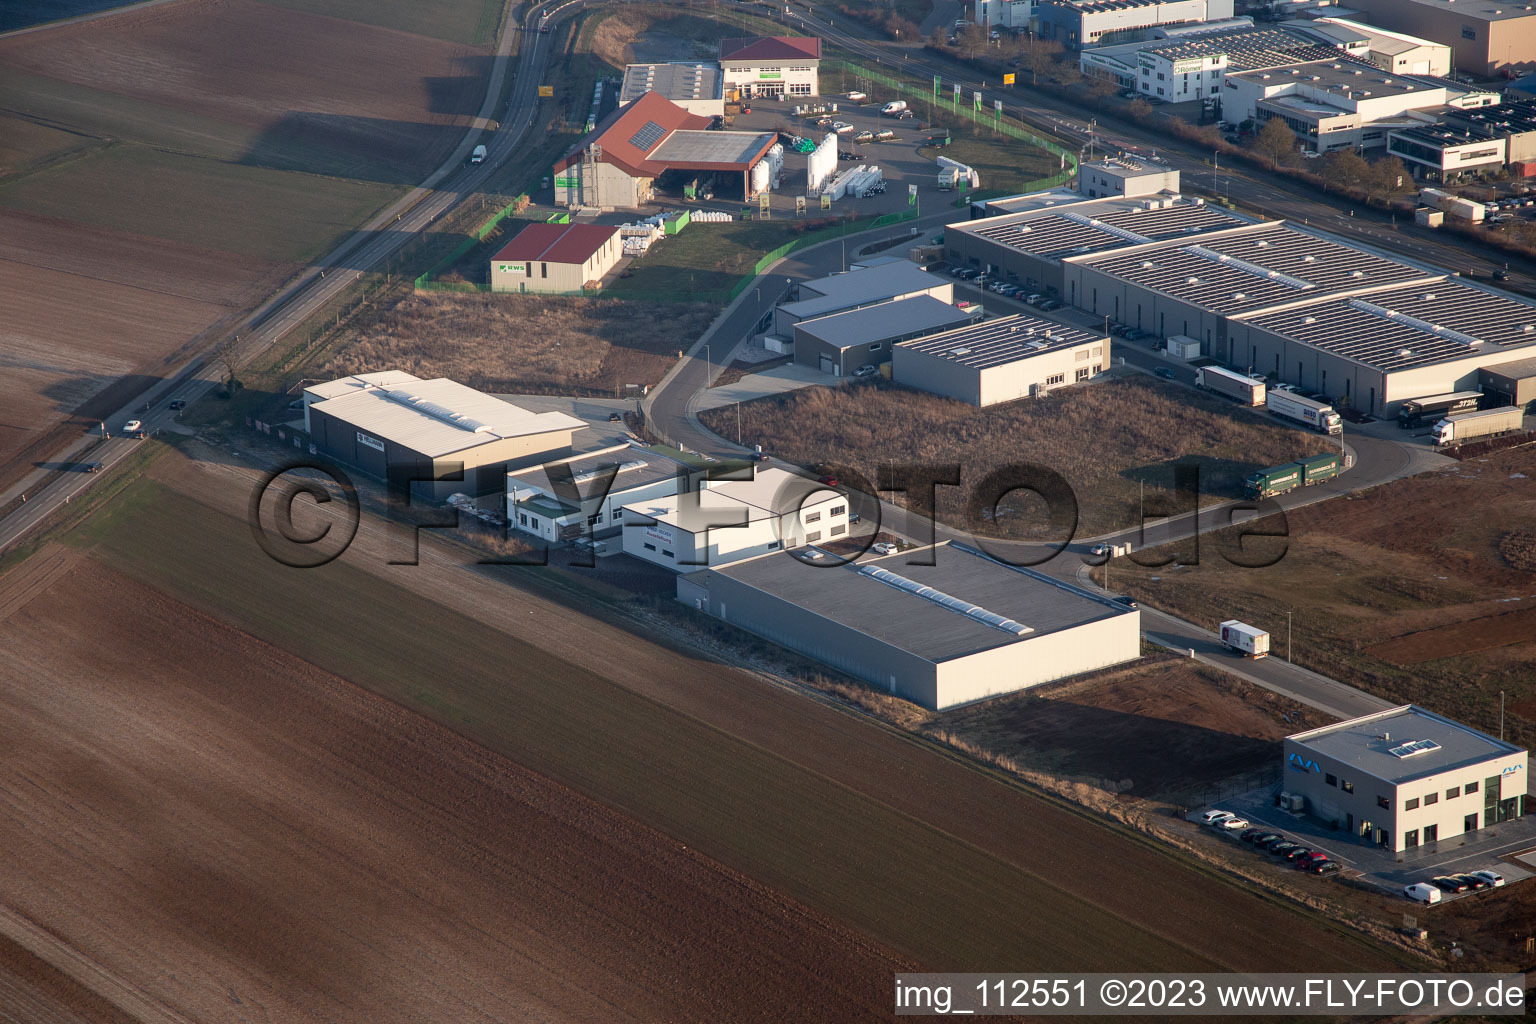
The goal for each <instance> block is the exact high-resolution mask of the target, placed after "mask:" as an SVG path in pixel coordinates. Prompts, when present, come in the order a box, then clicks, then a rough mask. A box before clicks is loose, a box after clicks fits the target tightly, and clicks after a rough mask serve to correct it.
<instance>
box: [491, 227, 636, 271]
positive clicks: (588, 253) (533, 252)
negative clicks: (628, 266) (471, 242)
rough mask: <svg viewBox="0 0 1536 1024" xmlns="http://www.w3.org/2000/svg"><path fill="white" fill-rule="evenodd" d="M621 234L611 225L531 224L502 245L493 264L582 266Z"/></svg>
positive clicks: (493, 257)
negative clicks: (538, 263) (544, 263)
mask: <svg viewBox="0 0 1536 1024" xmlns="http://www.w3.org/2000/svg"><path fill="white" fill-rule="evenodd" d="M618 233H619V229H618V228H616V227H613V226H611V225H608V224H529V225H528V226H527V227H525V228H523V230H521V231H519V232H518V233H517V237H516V238H514V239H512V241H510V242H508V243H507V244H506V245H504V246H502V248H501V251H500V252H498V253H497V254H496V255H495V256H492V257H491V262H493V263H494V262H496V261H497V260H517V261H519V262H527V261H530V260H532V261H538V260H543V261H546V262H549V263H572V264H575V265H577V266H580V265H581V264H583V263H585V262H587V260H589V259H591V258H592V254H593V253H595V252H597V251H598V250H599V249H601V248H602V247H603V246H604V245H606V244H608V241H609V239H611V238H613V236H615V235H617V234H618Z"/></svg>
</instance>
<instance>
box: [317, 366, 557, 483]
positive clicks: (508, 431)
mask: <svg viewBox="0 0 1536 1024" xmlns="http://www.w3.org/2000/svg"><path fill="white" fill-rule="evenodd" d="M585 427H586V423H584V422H583V421H581V420H579V419H577V418H576V417H574V416H568V415H566V414H565V413H563V412H532V411H530V410H528V409H524V408H522V407H521V406H517V405H513V404H512V403H511V402H506V401H503V400H502V399H500V398H497V397H495V396H494V395H487V394H485V393H484V392H480V391H476V390H475V389H474V388H471V387H467V386H466V385H463V384H460V383H458V382H457V381H452V380H448V379H446V378H438V379H436V380H422V379H421V378H419V377H417V376H416V375H415V374H411V373H405V372H403V371H385V372H381V373H366V374H358V375H356V376H352V377H342V378H340V379H338V380H333V381H327V382H325V383H322V384H314V385H311V386H310V387H307V388H305V389H304V429H305V430H306V431H308V432H309V437H310V443H311V444H313V445H314V446H315V448H316V449H317V450H318V451H321V452H324V453H325V454H326V455H328V456H330V457H331V458H334V459H336V460H338V461H340V462H344V463H346V464H348V465H350V466H356V467H357V468H359V469H361V470H362V471H363V472H365V473H367V474H369V475H370V476H373V477H376V478H379V479H382V480H388V479H389V478H390V474H391V473H392V472H394V473H400V472H402V471H407V470H408V471H409V473H408V475H409V476H410V477H411V478H413V479H414V480H417V481H420V482H418V483H415V484H413V489H414V490H415V491H417V492H418V493H422V494H424V495H426V496H428V497H430V498H433V499H442V498H446V497H447V496H448V495H450V494H453V493H455V492H462V493H465V494H469V495H472V496H477V497H478V496H481V495H487V494H497V493H499V492H500V489H501V487H502V485H503V481H504V480H505V478H506V474H507V470H508V467H509V466H527V465H532V464H534V463H536V462H539V461H542V460H544V459H549V458H563V457H564V456H566V455H568V454H569V453H570V450H571V435H572V434H573V433H574V432H575V431H577V430H581V429H584V428H585ZM451 476H457V477H458V479H456V480H453V479H446V478H448V477H451ZM438 478H445V479H443V480H442V482H441V483H435V484H434V483H429V482H427V481H432V480H437V479H438Z"/></svg>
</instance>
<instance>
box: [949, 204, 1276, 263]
mask: <svg viewBox="0 0 1536 1024" xmlns="http://www.w3.org/2000/svg"><path fill="white" fill-rule="evenodd" d="M1247 223H1248V222H1247V221H1245V220H1243V219H1241V218H1238V217H1234V216H1232V215H1231V214H1230V213H1227V212H1226V211H1224V210H1218V209H1216V208H1215V207H1212V206H1208V205H1206V204H1204V203H1196V202H1192V201H1190V200H1186V199H1177V198H1174V197H1170V196H1166V195H1161V196H1115V197H1112V198H1109V199H1097V200H1092V201H1089V202H1085V203H1075V204H1073V205H1071V206H1067V207H1065V208H1061V209H1037V210H1029V211H1026V212H1023V213H1010V214H1005V215H1003V216H1001V217H985V218H983V219H981V220H976V221H968V222H966V223H963V224H951V225H948V226H946V227H945V229H944V230H945V231H946V232H949V231H956V232H959V233H962V234H968V235H974V236H976V237H977V238H985V239H987V240H988V241H990V242H996V243H997V244H999V245H1006V246H1007V247H1008V248H1010V249H1016V250H1018V251H1019V252H1023V253H1029V254H1030V255H1032V256H1039V257H1040V258H1042V259H1048V260H1049V259H1063V258H1065V257H1068V256H1082V255H1085V254H1088V253H1096V252H1107V251H1111V250H1114V249H1124V248H1126V247H1127V246H1132V245H1141V244H1144V243H1145V242H1148V241H1156V240H1158V239H1164V238H1185V237H1188V236H1190V235H1198V234H1204V233H1206V232H1209V231H1220V230H1223V229H1226V228H1233V227H1239V226H1241V225H1244V224H1247Z"/></svg>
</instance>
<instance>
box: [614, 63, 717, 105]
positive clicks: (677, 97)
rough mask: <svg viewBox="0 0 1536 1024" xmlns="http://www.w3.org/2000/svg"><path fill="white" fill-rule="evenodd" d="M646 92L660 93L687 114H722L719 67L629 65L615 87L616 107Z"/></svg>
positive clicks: (677, 64) (682, 64) (693, 64)
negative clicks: (617, 88) (619, 83)
mask: <svg viewBox="0 0 1536 1024" xmlns="http://www.w3.org/2000/svg"><path fill="white" fill-rule="evenodd" d="M648 92H654V93H659V94H661V95H662V96H663V97H664V98H666V99H667V100H668V101H669V102H671V103H675V104H677V105H678V106H679V107H682V108H683V109H684V110H686V111H688V113H690V114H699V115H702V116H704V117H720V116H723V115H724V114H725V94H724V93H723V92H722V91H721V78H720V68H719V67H718V66H717V65H715V64H698V63H674V64H630V65H629V66H628V67H626V68H625V69H624V82H623V84H622V85H621V86H620V87H619V105H620V106H623V105H624V104H626V103H633V102H634V101H635V100H638V99H639V98H640V97H642V96H644V95H645V94H646V93H648Z"/></svg>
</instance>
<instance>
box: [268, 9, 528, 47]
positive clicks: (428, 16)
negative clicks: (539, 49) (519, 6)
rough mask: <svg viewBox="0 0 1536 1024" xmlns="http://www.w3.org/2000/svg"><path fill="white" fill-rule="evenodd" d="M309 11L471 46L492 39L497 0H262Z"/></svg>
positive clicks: (484, 43) (485, 42)
mask: <svg viewBox="0 0 1536 1024" xmlns="http://www.w3.org/2000/svg"><path fill="white" fill-rule="evenodd" d="M264 2H265V3H270V4H272V5H274V6H276V7H288V8H292V9H293V10H296V11H308V12H309V13H311V14H324V15H326V16H328V17H332V18H344V19H346V20H347V21H357V22H362V23H363V24H364V25H377V26H378V27H380V28H391V29H394V30H396V31H398V32H411V33H414V34H416V35H423V36H432V37H434V38H436V39H447V40H449V41H450V42H455V43H467V44H469V45H471V46H489V45H491V43H493V42H494V41H495V32H496V23H497V19H498V18H499V17H500V14H501V3H500V0H264Z"/></svg>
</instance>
